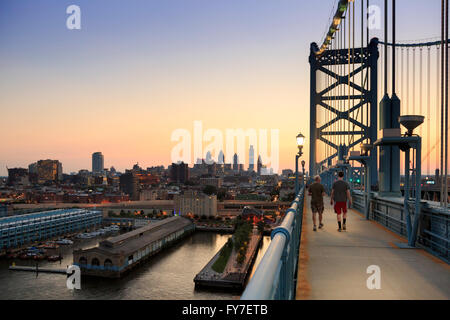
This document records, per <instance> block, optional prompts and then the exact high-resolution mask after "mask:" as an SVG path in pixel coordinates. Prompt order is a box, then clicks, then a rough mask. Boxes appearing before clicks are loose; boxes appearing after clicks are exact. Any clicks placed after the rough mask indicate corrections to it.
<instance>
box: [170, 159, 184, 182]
mask: <svg viewBox="0 0 450 320" xmlns="http://www.w3.org/2000/svg"><path fill="white" fill-rule="evenodd" d="M170 180H171V181H172V182H176V183H186V181H188V180H189V167H188V164H187V163H184V162H180V163H172V165H171V166H170Z"/></svg>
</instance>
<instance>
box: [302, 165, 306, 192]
mask: <svg viewBox="0 0 450 320" xmlns="http://www.w3.org/2000/svg"><path fill="white" fill-rule="evenodd" d="M305 163H306V162H305V160H302V173H303V175H302V186H304V185H305Z"/></svg>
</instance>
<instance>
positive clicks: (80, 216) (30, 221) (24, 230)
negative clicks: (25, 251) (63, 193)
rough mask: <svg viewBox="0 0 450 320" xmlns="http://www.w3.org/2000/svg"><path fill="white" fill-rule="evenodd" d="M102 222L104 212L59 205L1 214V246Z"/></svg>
mask: <svg viewBox="0 0 450 320" xmlns="http://www.w3.org/2000/svg"><path fill="white" fill-rule="evenodd" d="M101 223H102V212H101V211H97V210H86V209H58V210H51V211H43V212H37V213H29V214H23V215H16V216H10V217H4V218H0V248H5V247H6V248H13V247H18V246H22V245H25V244H27V243H31V242H35V241H42V240H46V239H49V238H53V237H57V236H63V235H65V234H67V233H72V232H76V231H81V230H86V229H88V228H91V227H95V226H99V225H101Z"/></svg>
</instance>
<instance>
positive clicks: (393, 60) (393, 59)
mask: <svg viewBox="0 0 450 320" xmlns="http://www.w3.org/2000/svg"><path fill="white" fill-rule="evenodd" d="M394 94H395V0H392V95H394Z"/></svg>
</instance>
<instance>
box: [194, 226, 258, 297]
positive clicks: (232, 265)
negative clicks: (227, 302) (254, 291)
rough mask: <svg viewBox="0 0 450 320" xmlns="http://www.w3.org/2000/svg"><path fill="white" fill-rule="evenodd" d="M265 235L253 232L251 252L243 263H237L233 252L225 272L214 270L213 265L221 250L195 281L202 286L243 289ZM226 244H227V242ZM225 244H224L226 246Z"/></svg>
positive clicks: (250, 245)
mask: <svg viewBox="0 0 450 320" xmlns="http://www.w3.org/2000/svg"><path fill="white" fill-rule="evenodd" d="M262 238H263V236H262V235H261V234H253V235H252V238H251V240H250V244H249V248H248V250H249V254H248V255H247V257H246V259H245V261H244V262H243V263H242V265H240V264H238V263H236V261H235V260H234V258H235V256H234V249H233V253H232V254H231V256H230V259H229V260H228V263H227V266H226V267H225V270H224V272H223V273H217V272H215V271H214V270H212V268H211V267H212V265H213V264H214V262H215V261H216V260H217V259H218V257H219V255H220V251H221V250H222V249H221V250H219V252H217V253H216V254H215V255H214V257H213V258H212V259H211V260H210V261H209V262H208V264H207V265H206V266H205V267H204V268H203V269H202V270H201V271H200V272H199V273H198V274H197V275H196V276H195V278H194V282H195V285H196V286H200V287H213V288H214V287H215V288H229V289H239V290H242V289H243V288H244V287H245V283H246V281H247V278H248V275H249V273H250V271H251V266H252V265H253V263H254V262H255V258H256V255H257V252H258V248H259V247H260V245H261V240H262ZM225 245H226V244H225ZM225 245H224V246H225Z"/></svg>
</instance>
